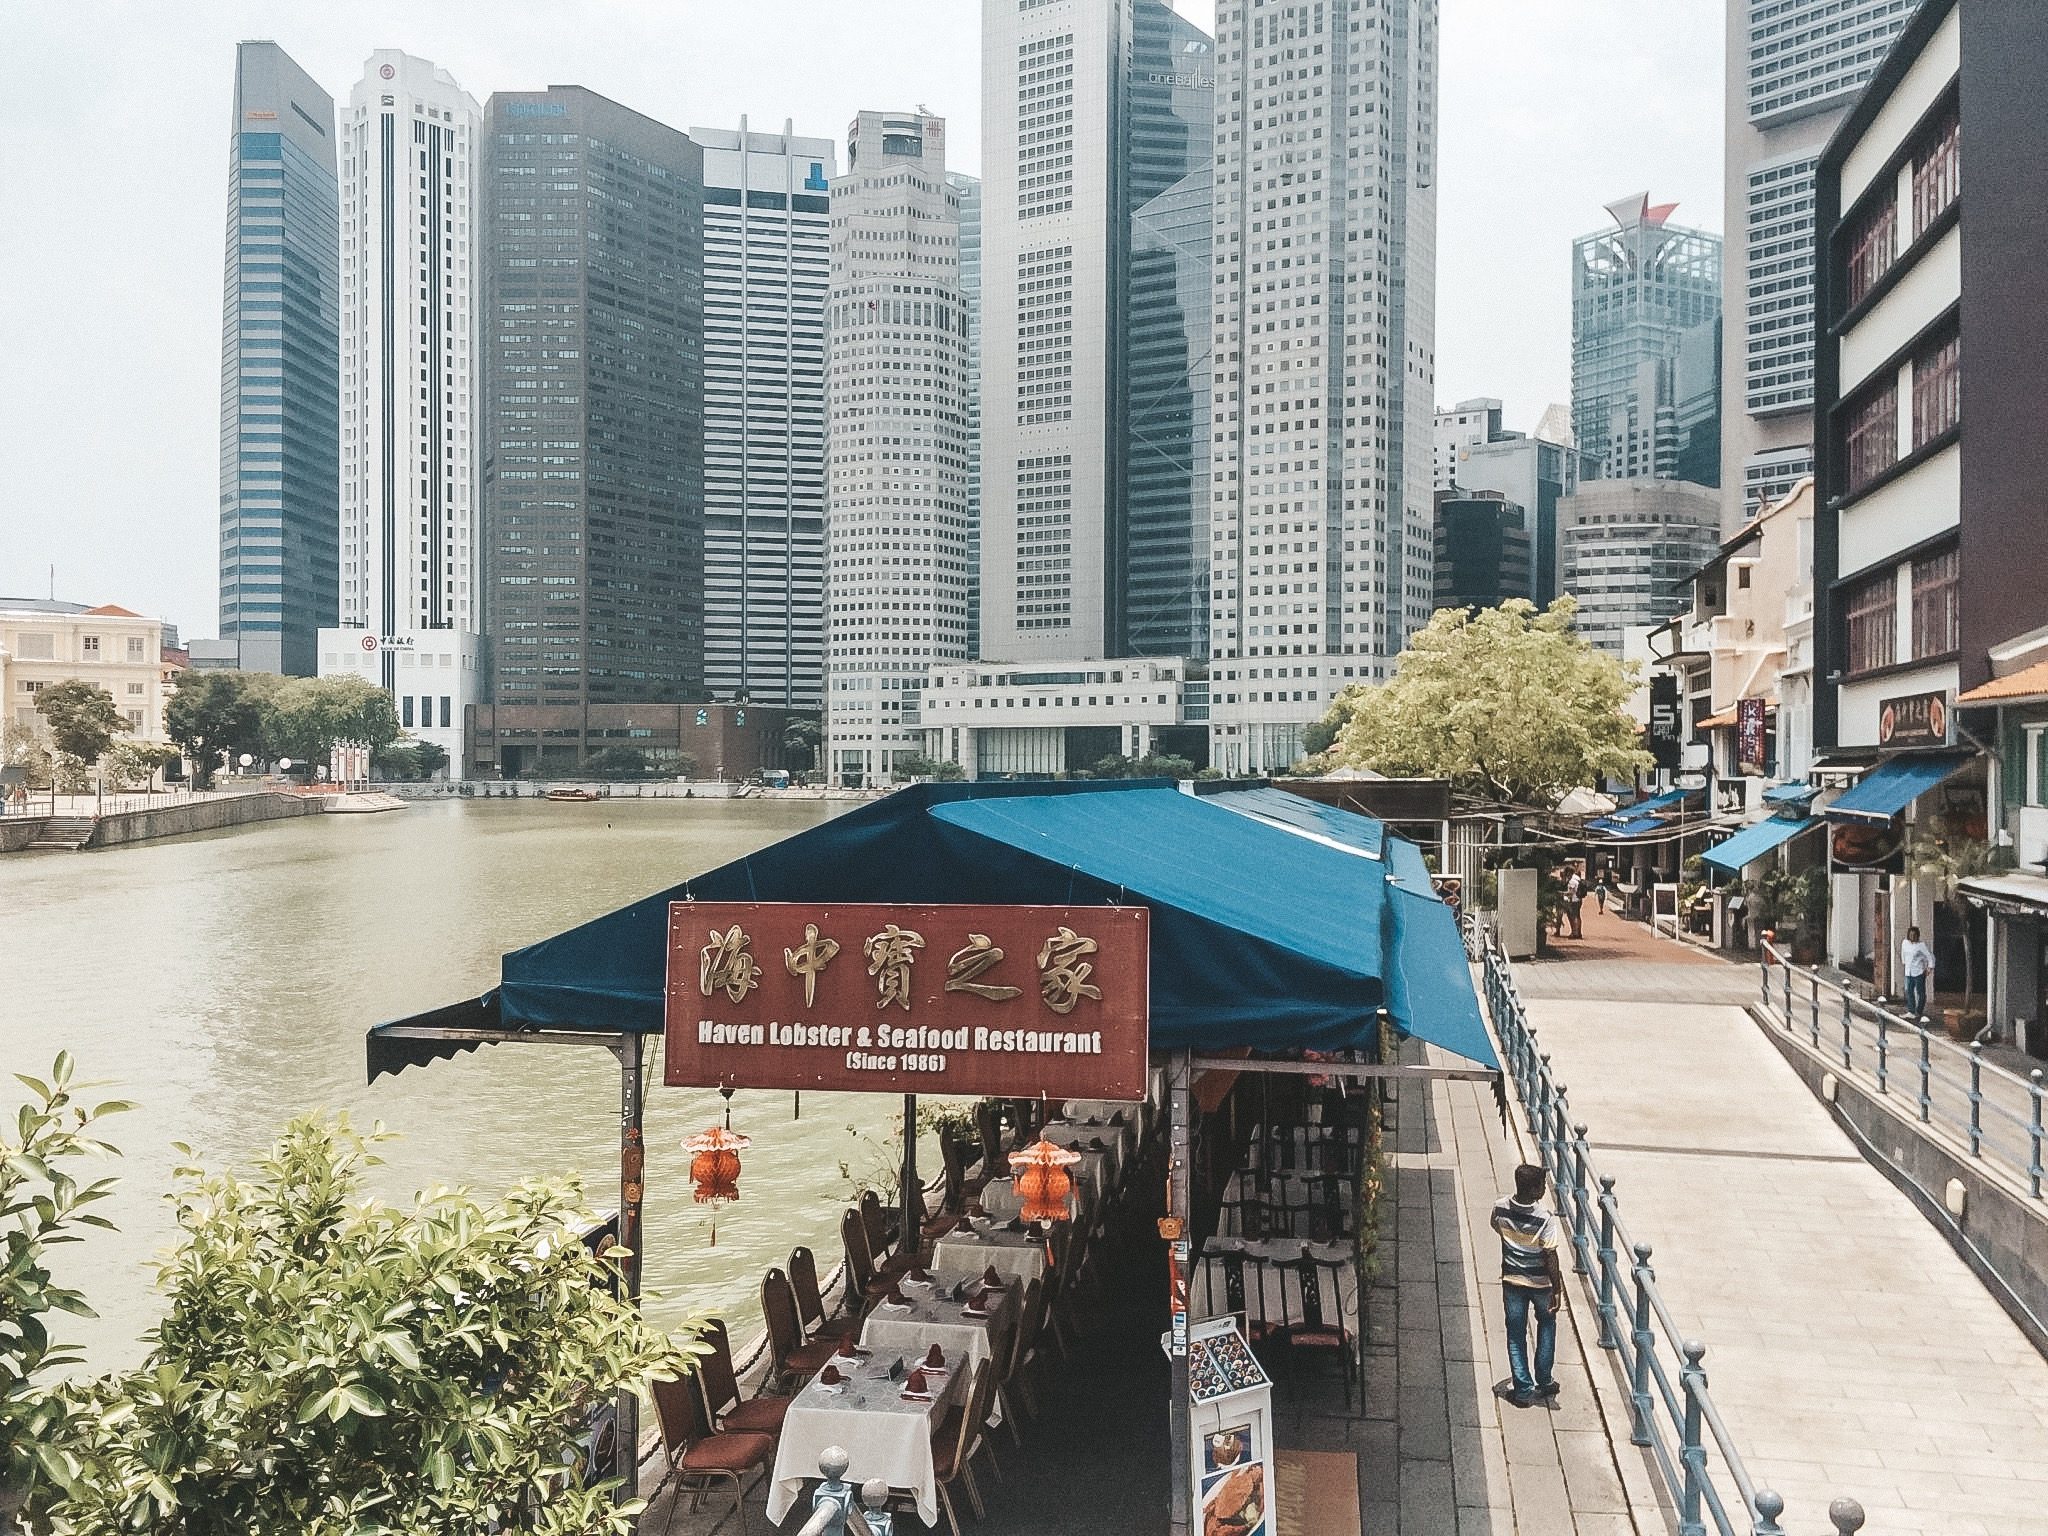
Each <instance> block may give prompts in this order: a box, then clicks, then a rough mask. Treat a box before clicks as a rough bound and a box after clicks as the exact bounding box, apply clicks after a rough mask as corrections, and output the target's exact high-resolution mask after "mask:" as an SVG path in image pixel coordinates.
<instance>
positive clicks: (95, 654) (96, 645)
mask: <svg viewBox="0 0 2048 1536" xmlns="http://www.w3.org/2000/svg"><path fill="white" fill-rule="evenodd" d="M85 659H86V660H87V661H98V660H99V659H100V637H99V636H98V635H87V636H86V637H85Z"/></svg>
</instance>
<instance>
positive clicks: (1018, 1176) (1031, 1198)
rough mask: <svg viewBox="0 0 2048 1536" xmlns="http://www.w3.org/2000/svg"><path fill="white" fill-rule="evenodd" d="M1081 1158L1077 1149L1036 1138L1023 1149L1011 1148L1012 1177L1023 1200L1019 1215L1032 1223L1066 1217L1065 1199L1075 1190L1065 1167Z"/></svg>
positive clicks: (1019, 1197) (1069, 1166)
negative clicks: (1013, 1150)
mask: <svg viewBox="0 0 2048 1536" xmlns="http://www.w3.org/2000/svg"><path fill="white" fill-rule="evenodd" d="M1080 1161H1081V1154H1080V1153H1078V1152H1075V1151H1071V1150H1070V1149H1068V1148H1066V1147H1062V1146H1058V1145H1056V1144H1055V1143H1053V1142H1050V1141H1037V1142H1034V1143H1032V1145H1030V1146H1028V1147H1026V1148H1025V1149H1024V1150H1023V1151H1022V1152H1012V1153H1011V1154H1010V1167H1011V1169H1012V1170H1013V1174H1012V1178H1013V1182H1014V1184H1015V1186H1016V1190H1017V1198H1018V1200H1020V1201H1021V1202H1022V1203H1023V1209H1022V1210H1020V1211H1019V1212H1018V1213H1017V1214H1018V1216H1019V1217H1020V1218H1021V1219H1022V1220H1024V1221H1028V1222H1032V1223H1034V1224H1035V1223H1044V1222H1054V1221H1065V1220H1066V1219H1067V1214H1068V1211H1067V1201H1068V1199H1069V1197H1070V1196H1072V1194H1073V1192H1074V1181H1073V1180H1072V1179H1071V1178H1070V1177H1068V1175H1067V1170H1068V1169H1069V1168H1071V1167H1073V1165H1074V1164H1076V1163H1078V1162H1080Z"/></svg>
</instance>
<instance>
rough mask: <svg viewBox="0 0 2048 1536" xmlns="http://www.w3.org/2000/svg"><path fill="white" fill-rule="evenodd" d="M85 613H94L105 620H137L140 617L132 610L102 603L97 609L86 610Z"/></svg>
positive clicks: (114, 604)
mask: <svg viewBox="0 0 2048 1536" xmlns="http://www.w3.org/2000/svg"><path fill="white" fill-rule="evenodd" d="M85 611H86V612H87V613H96V614H98V615H99V616H100V617H102V618H107V619H139V618H141V617H142V615H141V614H139V613H137V612H136V611H135V610H134V609H132V608H123V607H121V606H120V605H119V604H116V603H102V604H100V605H99V607H97V608H88V609H86V610H85Z"/></svg>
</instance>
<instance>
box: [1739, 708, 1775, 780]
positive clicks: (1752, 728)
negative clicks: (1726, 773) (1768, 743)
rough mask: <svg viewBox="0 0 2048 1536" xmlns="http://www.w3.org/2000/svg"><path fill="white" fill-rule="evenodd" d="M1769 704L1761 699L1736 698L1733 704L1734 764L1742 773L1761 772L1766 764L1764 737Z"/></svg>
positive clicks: (1766, 732)
mask: <svg viewBox="0 0 2048 1536" xmlns="http://www.w3.org/2000/svg"><path fill="white" fill-rule="evenodd" d="M1769 715H1770V705H1769V704H1768V703H1767V702H1766V701H1765V700H1763V699H1760V698H1757V699H1738V700H1737V701H1736V704H1735V766H1736V767H1737V768H1738V769H1740V770H1741V771H1742V772H1744V773H1762V772H1763V771H1764V768H1765V767H1766V766H1767V764H1766V761H1765V759H1766V758H1767V757H1768V755H1769V754H1768V753H1767V752H1766V750H1765V738H1766V737H1767V736H1768V734H1769V730H1770V724H1769Z"/></svg>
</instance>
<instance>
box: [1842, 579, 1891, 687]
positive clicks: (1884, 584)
mask: <svg viewBox="0 0 2048 1536" xmlns="http://www.w3.org/2000/svg"><path fill="white" fill-rule="evenodd" d="M1898 611H1899V583H1898V578H1897V577H1896V576H1895V575H1893V574H1892V572H1890V571H1880V572H1879V573H1878V574H1877V575H1875V576H1872V577H1869V578H1867V579H1866V580H1864V581H1860V582H1858V583H1857V584H1856V585H1855V586H1853V587H1851V588H1850V589H1849V591H1848V594H1847V597H1846V599H1845V601H1844V603H1843V613H1844V615H1845V616H1846V618H1847V621H1848V641H1849V671H1850V673H1851V674H1852V675H1853V674H1855V673H1858V672H1871V671H1875V670H1876V669H1877V668H1879V667H1888V666H1890V665H1891V664H1892V663H1893V662H1894V661H1896V660H1898V654H1899V621H1898Z"/></svg>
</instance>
